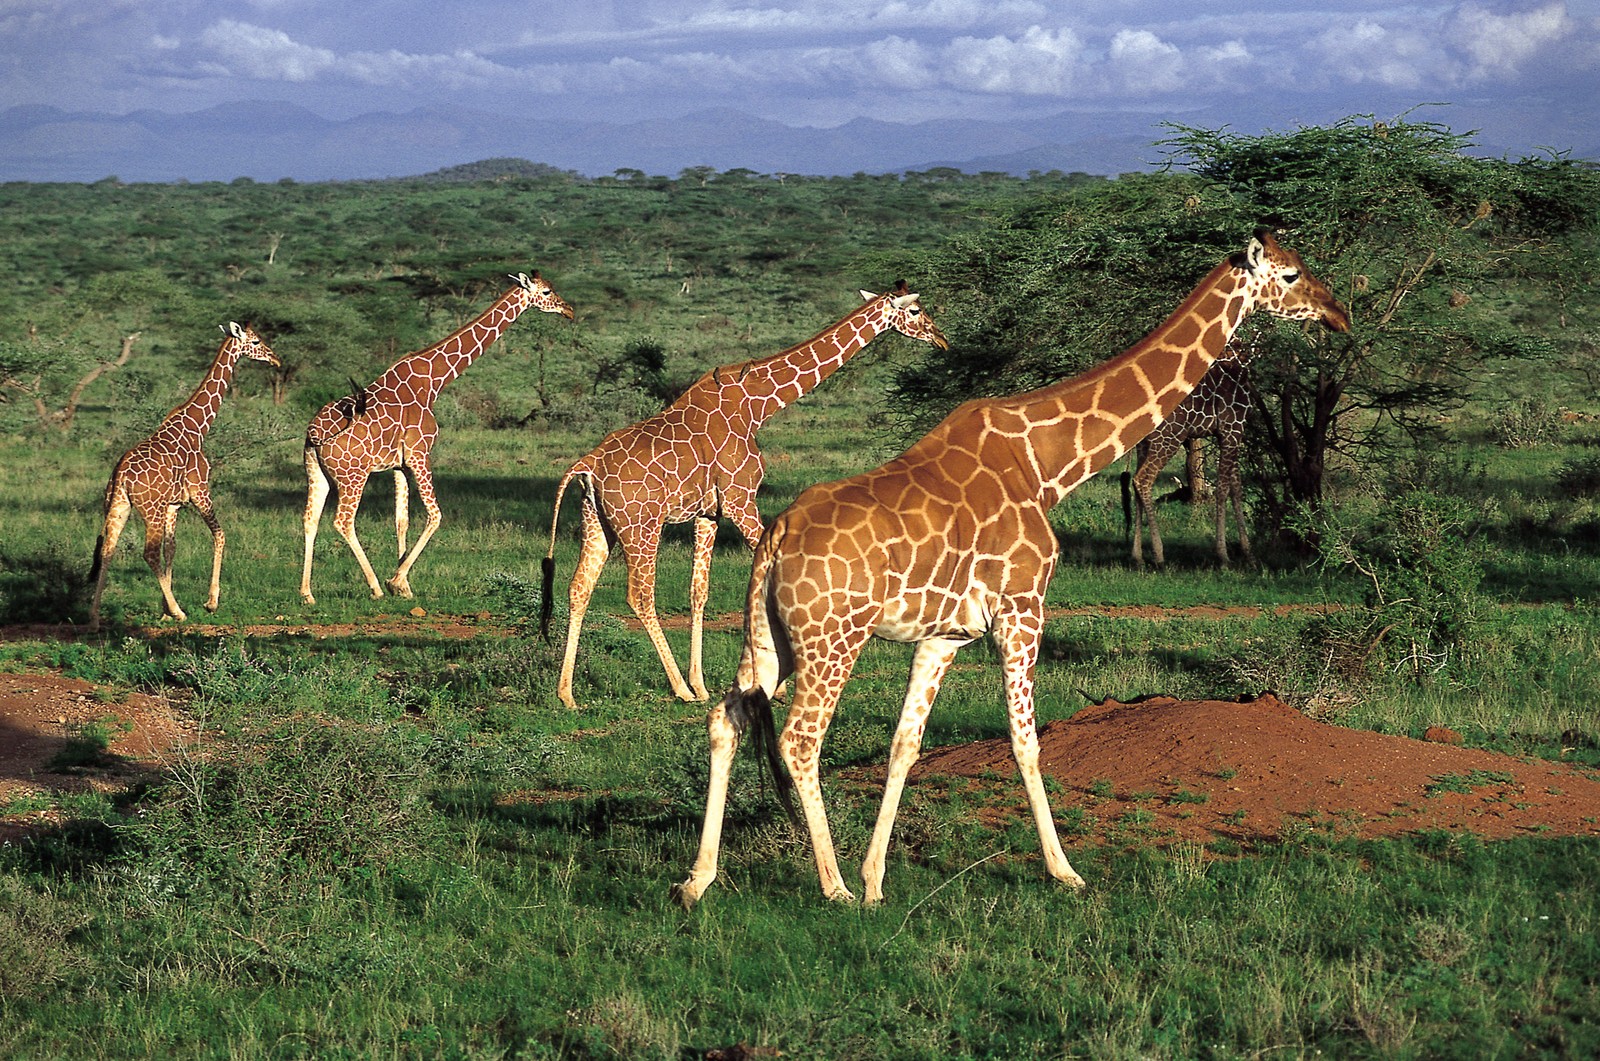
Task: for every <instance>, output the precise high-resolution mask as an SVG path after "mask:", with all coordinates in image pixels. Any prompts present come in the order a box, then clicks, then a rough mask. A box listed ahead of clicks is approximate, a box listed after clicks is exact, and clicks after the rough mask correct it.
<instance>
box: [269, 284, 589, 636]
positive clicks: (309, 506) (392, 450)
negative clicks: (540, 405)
mask: <svg viewBox="0 0 1600 1061" xmlns="http://www.w3.org/2000/svg"><path fill="white" fill-rule="evenodd" d="M512 279H513V280H515V281H516V283H515V284H514V285H513V286H512V288H511V290H509V291H507V292H506V293H505V294H504V295H501V296H500V298H499V299H497V300H496V301H495V303H494V305H492V306H490V307H489V308H488V309H487V310H485V311H484V312H483V313H482V314H480V315H479V316H478V317H477V318H475V319H474V320H472V321H470V322H468V323H467V324H466V325H465V326H464V327H462V328H461V329H460V330H459V331H456V332H455V333H453V334H451V335H449V336H447V337H446V338H444V339H441V340H440V341H439V342H437V343H435V344H433V345H432V346H430V347H428V348H427V349H425V350H420V351H418V352H416V353H414V354H408V355H407V356H405V357H403V358H401V359H400V360H399V361H396V362H395V363H394V364H393V365H391V366H390V367H389V369H388V370H387V371H385V372H384V373H383V375H381V376H379V377H378V378H377V379H375V380H373V381H372V382H371V383H369V384H368V385H367V386H365V387H363V388H362V389H361V390H359V391H357V392H356V393H355V394H351V395H347V396H345V397H343V398H338V399H335V400H334V401H331V402H329V403H328V404H327V405H325V406H323V407H322V409H321V411H319V412H318V413H317V415H316V416H315V417H313V418H312V421H311V425H310V426H309V427H308V428H307V429H306V447H305V468H306V510H305V520H304V529H305V563H304V566H303V567H302V568H301V575H300V597H301V599H302V600H303V601H304V602H305V603H307V604H315V603H316V597H314V596H313V595H312V593H311V558H312V552H313V547H314V546H315V544H316V540H317V525H318V523H320V522H321V520H322V508H323V505H324V504H326V502H327V500H328V492H329V489H330V484H331V488H332V489H333V490H334V491H336V492H337V493H338V507H337V508H336V509H335V510H334V515H333V528H334V530H336V531H338V532H339V537H341V538H343V539H344V540H345V542H346V544H348V545H349V546H350V551H351V552H352V553H354V554H355V558H356V562H357V563H359V564H360V565H361V573H362V575H363V576H364V577H365V578H366V580H367V587H368V588H369V589H370V590H371V591H372V596H373V598H374V599H376V598H378V597H381V596H383V587H382V586H380V585H379V584H378V576H377V574H376V573H375V572H374V571H373V570H372V564H371V562H370V561H369V560H368V559H367V554H366V550H364V549H363V548H362V547H361V541H360V539H359V538H357V537H356V510H357V509H358V508H360V506H361V493H362V491H363V490H364V489H365V488H366V485H367V479H368V478H369V477H370V476H371V475H372V473H373V472H379V471H388V470H390V469H393V471H394V530H395V539H396V541H397V543H398V547H397V550H396V551H397V554H398V556H399V566H398V567H397V568H396V569H395V573H394V577H393V578H390V579H389V580H388V586H389V589H390V590H391V591H393V592H394V593H395V594H397V595H398V596H401V597H410V596H411V595H412V594H411V581H410V572H411V568H412V565H414V564H415V563H416V562H417V557H418V556H420V555H422V550H423V548H424V547H425V546H426V545H427V544H428V540H429V539H430V538H432V537H433V534H434V532H435V531H436V530H438V529H439V524H440V522H441V521H442V519H443V515H442V513H441V511H440V508H439V502H438V499H437V497H436V496H435V494H434V489H433V469H432V467H431V466H430V463H429V456H430V454H431V453H432V452H433V444H434V442H435V441H436V440H437V439H438V437H439V424H438V422H437V421H436V420H435V419H434V417H433V403H434V402H435V400H437V399H438V397H439V392H440V391H442V390H444V388H445V385H446V384H448V383H449V382H450V381H452V380H454V379H455V378H456V377H457V376H459V375H460V374H461V373H462V372H463V371H465V370H466V368H467V366H468V365H470V364H472V362H473V361H475V360H476V359H477V358H478V355H480V354H482V353H483V352H484V351H485V350H487V349H488V348H489V346H490V344H492V343H493V342H494V341H495V340H496V339H498V338H499V337H500V335H501V333H502V332H504V331H505V330H506V329H507V328H509V327H510V326H511V324H512V322H514V321H515V320H516V319H517V318H518V317H520V316H521V315H522V314H523V312H524V311H525V310H527V309H530V308H533V309H537V310H540V311H541V312H544V313H559V314H561V315H562V316H563V317H566V318H567V319H568V320H571V319H573V312H572V307H571V306H569V305H567V303H566V301H565V300H564V299H562V297H561V296H560V295H558V294H556V293H555V291H554V290H553V289H552V288H551V287H550V285H549V284H548V283H546V282H545V281H544V279H543V278H541V277H540V276H539V274H538V273H537V272H535V273H534V274H533V275H532V276H528V275H527V274H525V273H518V274H516V275H514V276H513V277H512ZM408 473H409V475H410V480H411V483H412V485H414V486H415V487H416V490H417V497H418V498H419V499H420V500H421V502H422V507H423V509H424V510H425V511H426V513H427V523H426V524H425V525H424V526H423V528H422V533H421V534H419V535H418V536H417V540H416V543H415V544H414V545H412V546H411V548H410V551H409V552H408V551H407V549H406V538H407V537H408V532H409V529H410V518H409V512H408V495H407V486H406V477H407V474H408Z"/></svg>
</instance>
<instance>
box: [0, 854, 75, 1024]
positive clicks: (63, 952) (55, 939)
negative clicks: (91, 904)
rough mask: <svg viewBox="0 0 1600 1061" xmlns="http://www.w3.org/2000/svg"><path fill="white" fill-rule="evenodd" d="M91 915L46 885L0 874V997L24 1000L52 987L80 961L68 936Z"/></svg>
mask: <svg viewBox="0 0 1600 1061" xmlns="http://www.w3.org/2000/svg"><path fill="white" fill-rule="evenodd" d="M91 920H92V918H91V916H90V915H89V914H88V913H86V912H85V911H84V909H83V908H82V907H81V906H80V905H78V904H75V903H73V902H71V901H69V900H63V899H61V898H59V897H57V896H55V895H53V894H51V891H50V890H48V889H46V888H35V887H31V886H29V885H28V884H26V883H24V882H23V881H21V880H19V879H17V878H15V877H10V876H0V999H5V1000H14V1001H15V1002H26V1001H32V1000H35V999H40V998H45V997H48V996H49V994H50V993H51V992H52V991H55V990H57V989H58V987H59V985H60V984H61V982H62V981H63V980H64V979H66V978H67V977H68V976H69V975H70V974H71V973H72V972H73V971H74V970H76V969H78V968H81V967H82V966H83V964H84V958H83V954H82V952H81V951H80V950H79V949H78V947H76V946H75V945H74V943H73V938H74V937H75V936H76V935H77V934H78V933H79V932H80V931H81V930H82V929H84V928H85V927H86V926H87V925H88V924H89V922H90V921H91ZM3 1012H5V1003H3V1002H0V1013H3Z"/></svg>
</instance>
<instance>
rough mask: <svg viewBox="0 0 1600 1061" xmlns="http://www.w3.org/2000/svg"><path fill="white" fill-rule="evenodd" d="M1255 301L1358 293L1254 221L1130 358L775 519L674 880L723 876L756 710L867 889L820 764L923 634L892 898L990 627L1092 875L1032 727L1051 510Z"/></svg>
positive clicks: (813, 824) (806, 499)
mask: <svg viewBox="0 0 1600 1061" xmlns="http://www.w3.org/2000/svg"><path fill="white" fill-rule="evenodd" d="M1256 309H1261V310H1264V311H1266V312H1268V313H1271V314H1273V315H1275V316H1279V317H1286V318H1291V319H1301V320H1311V319H1320V320H1321V321H1322V322H1323V323H1324V324H1326V325H1327V326H1328V327H1330V328H1333V329H1335V330H1338V331H1345V330H1347V329H1348V328H1349V315H1348V313H1347V311H1346V310H1345V308H1344V306H1342V305H1341V304H1340V303H1339V301H1338V300H1337V299H1336V298H1335V297H1334V296H1333V294H1332V292H1331V291H1329V290H1328V288H1327V286H1326V285H1325V284H1323V283H1322V281H1320V280H1318V279H1317V278H1315V277H1313V276H1312V275H1311V274H1310V273H1309V272H1308V271H1307V270H1306V267H1305V265H1304V264H1303V263H1302V262H1301V260H1300V258H1299V256H1298V255H1297V254H1295V253H1294V252H1293V251H1291V250H1287V249H1285V248H1282V247H1280V246H1279V245H1278V243H1277V242H1276V240H1274V238H1273V237H1272V235H1271V234H1270V233H1269V232H1267V231H1266V230H1265V229H1261V230H1257V232H1256V233H1255V235H1254V236H1253V237H1252V238H1251V240H1250V242H1249V245H1248V246H1247V248H1246V249H1245V250H1244V251H1243V252H1241V253H1238V254H1234V255H1232V256H1230V257H1229V258H1227V259H1226V260H1224V261H1222V262H1221V263H1219V264H1218V265H1217V267H1216V268H1215V269H1213V270H1212V271H1211V273H1210V274H1209V275H1207V276H1206V277H1205V279H1204V280H1202V281H1201V282H1200V285H1199V286H1198V287H1196V288H1195V290H1194V291H1193V292H1191V293H1190V294H1189V296H1188V297H1187V298H1186V299H1185V300H1184V301H1183V303H1182V304H1181V305H1180V306H1179V307H1178V308H1177V310H1176V311H1174V312H1173V314H1172V315H1171V316H1170V317H1168V318H1167V319H1166V321H1165V322H1164V323H1163V324H1161V325H1160V326H1159V327H1157V328H1156V329H1155V330H1154V331H1153V332H1151V333H1150V334H1149V335H1147V336H1145V338H1144V339H1142V340H1140V341H1139V342H1138V343H1136V344H1135V345H1134V346H1133V347H1131V348H1130V349H1128V350H1127V351H1125V352H1124V353H1122V354H1120V355H1118V356H1117V357H1116V358H1113V359H1112V360H1110V361H1108V362H1106V363H1104V364H1102V365H1100V366H1098V367H1096V368H1093V369H1091V370H1089V371H1088V372H1086V373H1084V374H1083V375H1081V376H1078V377H1076V378H1074V379H1069V380H1066V381H1063V382H1060V383H1056V384H1054V385H1052V386H1049V387H1045V388H1043V389H1040V390H1036V391H1031V392H1029V393H1026V394H1020V395H1016V396H1014V397H1009V398H993V399H979V400H974V401H969V402H966V403H964V404H962V405H961V406H959V407H957V408H956V409H955V411H953V412H952V413H951V414H950V415H949V416H947V417H946V418H945V419H944V421H943V422H942V423H940V424H939V425H938V426H937V427H935V428H934V429H933V430H932V431H931V432H929V433H928V434H927V435H926V436H924V437H923V438H922V439H921V440H920V441H918V442H917V443H915V444H914V445H913V446H912V447H911V448H910V449H908V450H907V451H906V452H905V453H903V454H902V455H901V456H899V457H897V458H895V459H894V460H892V461H890V462H889V463H888V464H885V465H883V466H882V467H880V468H877V469H875V470H873V471H869V472H865V473H863V474H861V475H857V476H854V477H852V478H849V479H844V480H841V481H839V482H834V483H824V484H820V485H817V486H813V487H811V488H810V489H808V490H806V491H805V492H804V493H802V494H801V495H800V496H799V498H797V499H796V500H795V502H794V504H792V505H790V506H789V508H788V509H786V510H785V511H784V512H783V513H782V514H780V515H779V516H778V517H777V518H776V519H775V520H773V522H772V524H771V525H770V526H769V527H768V528H767V531H766V533H765V534H764V535H763V536H762V538H761V542H760V545H759V546H758V547H757V549H756V555H755V562H754V564H753V566H752V569H751V573H750V592H749V599H748V605H747V607H746V610H745V644H744V650H743V652H742V654H741V657H740V661H739V671H738V678H737V680H736V682H735V684H734V686H733V688H732V689H730V690H729V691H728V694H727V696H726V698H724V699H723V700H722V702H720V703H718V704H716V705H715V706H713V707H712V709H711V711H710V713H709V715H708V718H707V729H708V731H709V735H710V744H711V775H710V782H709V785H708V789H707V793H706V816H705V825H704V828H703V831H702V833H701V839H700V850H699V854H698V856H697V857H696V859H695V863H694V868H693V870H692V872H691V873H690V875H689V878H688V880H686V881H685V882H684V883H683V884H681V885H678V886H677V889H676V891H677V895H678V898H679V899H680V901H682V902H683V903H684V904H685V905H686V906H692V905H693V904H694V903H695V902H697V901H698V900H699V898H700V897H701V896H702V895H703V894H704V893H705V890H706V889H707V888H708V887H710V886H711V882H712V881H713V880H714V879H716V875H717V849H718V845H719V843H720V841H721V832H722V819H723V813H724V809H725V807H726V800H727V791H728V776H729V770H730V767H731V765H732V762H733V754H734V750H735V749H736V748H737V747H738V743H739V738H740V735H741V733H742V731H743V730H744V728H745V727H746V726H747V725H749V724H751V723H754V724H755V725H756V733H757V739H758V740H759V741H760V742H761V743H763V744H765V745H766V746H767V752H768V756H769V758H770V759H772V761H773V767H774V772H775V774H776V776H777V777H779V778H780V779H781V778H782V776H783V773H782V770H781V768H780V764H779V763H778V762H777V758H778V756H780V755H781V757H782V760H783V764H784V765H786V766H787V768H788V774H789V777H790V778H791V779H792V782H791V783H792V784H793V786H794V788H795V789H796V790H797V791H798V793H799V798H800V805H801V808H802V809H803V811H804V813H805V820H806V825H807V828H808V830H809V832H810V835H811V846H812V853H813V855H814V856H815V859H816V865H817V873H818V876H819V877H820V879H821V883H822V891H823V894H824V895H826V896H828V897H829V898H833V899H841V900H851V899H853V898H854V896H853V895H852V894H851V892H850V890H849V889H848V888H847V887H846V886H845V882H844V878H843V877H842V876H840V874H839V867H838V862H837V859H836V858H835V855H834V848H833V840H832V837H831V835H830V833H829V831H828V819H827V813H826V811H825V809H824V807H823V802H822V788H821V784H820V781H819V777H818V760H819V758H820V755H821V749H822V738H823V734H824V733H825V732H826V731H827V728H828V723H829V722H830V721H831V719H832V717H833V712H834V709H835V707H836V706H837V704H838V701H839V694H840V692H841V691H842V690H843V687H844V683H845V681H846V680H847V679H848V678H849V675H850V670H851V668H852V667H853V666H854V665H855V661H856V658H857V656H858V655H859V654H860V652H861V650H862V647H863V646H864V645H865V644H866V641H867V639H868V638H869V637H871V636H873V635H876V636H878V637H882V638H886V639H888V640H892V641H906V642H913V643H915V644H916V646H917V647H916V653H915V655H914V657H913V660H912V664H911V677H910V681H909V684H908V687H907V689H906V694H905V701H904V706H903V709H902V711H901V715H900V722H899V725H898V726H897V728H896V730H895V735H894V740H893V744H892V747H891V751H890V757H889V768H888V775H887V778H886V780H885V783H884V793H883V803H882V806H881V808H880V810H879V813H878V820H877V825H876V827H875V828H874V830H873V833H872V839H871V842H870V844H869V846H868V849H867V855H866V859H865V861H864V862H863V864H862V878H863V880H864V881H865V884H866V899H867V901H868V902H877V901H879V900H881V899H882V897H883V875H884V860H885V858H886V856H887V852H888V848H889V834H890V831H891V829H892V827H893V824H894V816H895V810H896V807H897V806H898V804H899V800H900V795H901V792H902V789H903V788H904V785H905V779H906V774H907V771H909V770H910V768H911V764H912V763H913V762H914V761H915V760H916V757H917V753H918V750H919V749H920V747H921V743H922V734H923V730H924V726H925V725H926V722H927V718H928V712H929V710H930V709H931V708H932V706H933V700H934V697H935V695H936V694H937V693H938V690H939V683H940V681H941V679H942V678H943V677H944V674H945V671H946V669H947V668H948V667H949V666H950V664H951V662H952V661H953V660H954V659H955V654H956V651H957V649H959V648H960V647H961V646H962V645H965V644H969V643H970V642H972V641H975V640H977V639H978V638H980V637H982V636H983V635H984V633H985V632H988V633H989V634H990V635H991V636H992V637H993V638H994V641H995V643H996V645H997V647H998V649H999V652H1000V659H1001V667H1002V671H1003V674H1004V679H1005V699H1006V706H1007V709H1008V714H1009V720H1010V728H1011V748H1012V753H1013V755H1014V756H1015V758H1016V761H1017V768H1018V771H1019V772H1020V774H1021V776H1022V782H1023V786H1024V788H1025V789H1026V791H1027V794H1028V802H1029V804H1030V806H1031V807H1032V810H1033V817H1034V823H1035V825H1036V827H1037V829H1038V832H1039V841H1040V846H1041V848H1042V849H1043V853H1044V858H1045V865H1046V868H1047V869H1048V871H1049V873H1050V875H1051V876H1052V877H1054V878H1055V879H1056V880H1059V881H1062V882H1064V883H1066V884H1069V885H1071V886H1073V887H1081V886H1082V885H1083V878H1082V877H1080V876H1078V874H1077V872H1076V871H1075V870H1074V869H1073V868H1072V866H1071V864H1070V863H1068V861H1067V858H1066V855H1065V854H1064V853H1063V852H1062V850H1061V843H1060V840H1059V839H1058V838H1057V835H1056V828H1055V822H1054V820H1053V819H1052V817H1051V813H1050V804H1049V800H1048V799H1047V797H1046V795H1045V789H1044V783H1043V779H1042V777H1041V774H1040V772H1039V762H1038V758H1039V742H1038V735H1037V733H1036V732H1035V728H1034V706H1033V668H1034V664H1035V662H1036V661H1037V659H1038V655H1039V643H1040V638H1041V636H1042V634H1043V631H1044V623H1045V610H1044V597H1045V589H1046V587H1047V586H1048V584H1049V581H1050V576H1051V574H1052V572H1053V571H1054V569H1055V564H1056V559H1057V556H1058V554H1059V546H1058V544H1057V542H1056V538H1055V535H1054V533H1053V532H1052V531H1051V529H1050V521H1049V518H1048V517H1049V511H1050V509H1051V507H1052V506H1054V505H1055V504H1056V503H1057V502H1058V501H1060V500H1061V499H1062V498H1063V497H1065V496H1066V494H1067V493H1068V492H1069V491H1071V490H1072V489H1074V488H1075V487H1076V486H1078V485H1079V484H1080V483H1082V482H1083V481H1084V480H1086V479H1087V478H1089V476H1091V475H1093V474H1094V473H1095V472H1096V471H1098V470H1100V469H1101V468H1103V467H1105V466H1106V465H1107V464H1110V463H1111V462H1112V461H1114V460H1116V459H1117V458H1118V457H1119V456H1121V455H1122V454H1123V453H1125V452H1127V450H1128V449H1129V448H1130V447H1132V446H1133V445H1134V444H1135V443H1137V442H1138V441H1139V439H1141V438H1143V437H1144V436H1145V435H1147V434H1149V433H1150V431H1152V430H1153V429H1154V428H1155V426H1156V425H1157V424H1159V423H1160V422H1161V421H1162V420H1163V419H1165V418H1166V417H1167V416H1169V415H1171V413H1172V410H1173V409H1174V408H1176V407H1177V405H1178V403H1179V402H1181V401H1182V400H1183V399H1184V397H1185V396H1187V395H1188V393H1189V392H1190V391H1191V390H1193V389H1194V387H1195V385H1196V384H1198V383H1199V381H1200V378H1201V376H1203V375H1204V374H1205V372H1206V369H1207V368H1209V367H1210V366H1211V364H1212V362H1213V361H1214V360H1216V359H1217V358H1218V357H1221V356H1223V351H1224V348H1225V346H1226V345H1227V342H1228V339H1229V338H1230V337H1231V336H1232V334H1233V331H1234V329H1235V328H1236V327H1238V325H1239V322H1240V321H1241V320H1243V319H1244V317H1245V315H1246V314H1248V313H1249V312H1251V311H1252V310H1256ZM790 675H793V677H794V690H793V700H792V703H791V705H790V707H789V711H788V718H787V721H786V723H785V725H784V727H783V733H782V735H781V736H777V737H774V734H773V721H772V705H771V697H772V695H773V694H774V692H775V691H776V690H777V689H778V687H779V686H780V685H781V684H782V683H783V682H784V681H785V680H787V678H788V677H789V676H790ZM782 791H783V790H782V789H781V788H780V792H782ZM783 794H784V796H785V797H787V795H788V794H787V793H786V792H784V793H783ZM786 802H787V800H786Z"/></svg>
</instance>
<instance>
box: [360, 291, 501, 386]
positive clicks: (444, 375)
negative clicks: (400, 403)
mask: <svg viewBox="0 0 1600 1061" xmlns="http://www.w3.org/2000/svg"><path fill="white" fill-rule="evenodd" d="M532 304H533V297H532V295H531V294H530V293H529V292H528V291H527V289H525V288H523V287H521V286H520V285H519V286H517V287H513V288H512V289H511V290H510V291H507V292H506V293H505V294H504V295H502V296H500V298H499V300H498V301H496V302H495V304H494V305H492V306H490V307H489V308H488V309H486V310H484V311H483V312H482V313H480V314H479V315H478V316H477V317H475V318H474V319H472V320H471V321H468V322H467V324H466V325H464V326H463V327H462V328H460V329H459V330H458V331H456V332H454V333H452V334H451V335H448V336H446V337H445V338H443V339H441V340H439V341H438V342H437V343H434V344H433V345H432V346H430V347H428V348H427V349H425V350H419V351H417V352H416V353H414V354H411V355H409V356H407V357H403V358H401V359H400V360H399V361H397V362H395V364H394V366H393V367H392V368H390V369H389V371H388V372H387V373H385V374H384V377H383V378H380V379H379V380H377V381H376V382H375V383H374V384H373V387H374V388H380V387H381V385H382V384H383V383H384V382H385V380H386V379H387V378H389V377H397V378H406V379H409V381H410V383H411V387H412V390H413V392H414V394H415V396H416V400H417V402H418V403H419V404H421V405H422V406H423V407H424V408H428V407H431V406H432V405H433V403H434V400H435V399H437V398H438V397H439V392H440V391H442V390H444V388H445V386H446V385H447V384H448V383H450V382H451V381H452V380H454V379H455V378H456V377H457V376H459V375H461V373H463V372H465V371H466V369H467V366H468V365H470V364H472V363H473V362H474V361H476V360H477V359H478V355H479V354H482V353H483V352H484V351H485V350H487V349H488V348H489V347H490V346H491V345H492V344H493V343H494V341H495V340H496V339H498V338H500V334H501V333H502V332H504V331H505V330H506V329H507V328H509V327H510V326H511V325H512V323H513V322H515V321H516V319H517V318H518V317H520V316H522V312H523V310H525V309H527V308H528V307H529V306H530V305H532Z"/></svg>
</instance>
